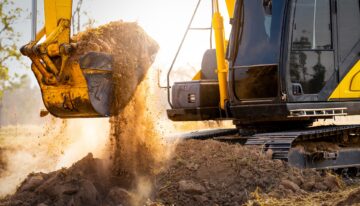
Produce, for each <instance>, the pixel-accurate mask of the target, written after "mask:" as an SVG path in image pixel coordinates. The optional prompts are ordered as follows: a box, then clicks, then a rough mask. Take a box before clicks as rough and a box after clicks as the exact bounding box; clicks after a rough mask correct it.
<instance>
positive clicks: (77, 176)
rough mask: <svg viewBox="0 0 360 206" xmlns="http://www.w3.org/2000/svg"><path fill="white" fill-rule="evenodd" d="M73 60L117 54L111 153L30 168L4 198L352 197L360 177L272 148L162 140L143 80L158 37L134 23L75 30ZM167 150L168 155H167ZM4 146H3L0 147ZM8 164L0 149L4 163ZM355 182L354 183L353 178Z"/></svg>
mask: <svg viewBox="0 0 360 206" xmlns="http://www.w3.org/2000/svg"><path fill="white" fill-rule="evenodd" d="M73 41H74V42H75V43H77V44H78V46H77V50H76V51H75V54H74V55H73V56H72V58H71V59H70V61H77V59H78V58H79V57H80V56H81V55H83V54H85V53H86V52H89V51H100V52H106V53H109V54H111V55H112V56H113V58H114V63H113V70H114V75H113V76H114V78H113V80H114V82H115V91H114V92H115V94H114V96H115V98H116V99H115V101H114V102H115V103H114V105H113V111H115V113H116V115H114V116H113V117H111V118H110V122H109V123H110V124H111V131H110V133H111V134H110V137H109V138H110V140H111V145H110V148H109V158H107V159H97V158H94V157H93V155H92V154H88V155H87V156H86V157H84V158H83V159H81V160H80V161H78V162H76V163H74V164H73V165H72V166H71V167H69V168H63V169H60V170H58V171H54V172H51V173H47V174H46V173H41V172H40V173H32V174H29V175H28V177H27V178H26V179H25V180H24V181H23V182H22V183H21V184H20V185H19V186H18V188H17V191H16V193H15V194H13V195H9V196H7V197H5V198H4V199H2V200H0V205H6V206H8V205H14V206H15V205H16V206H28V205H29V206H30V205H36V206H53V205H54V206H63V205H66V206H79V205H84V206H85V205H86V206H92V205H94V206H95V205H96V206H97V205H103V206H112V205H123V206H127V205H214V206H215V205H243V204H246V205H354V204H356V203H360V189H359V188H360V184H358V183H356V182H355V181H353V182H351V184H349V183H348V182H349V181H347V182H344V181H343V180H342V179H341V178H340V177H339V176H337V175H334V174H332V173H331V172H326V171H321V172H320V171H315V170H299V169H296V168H292V167H290V166H288V165H287V164H286V163H285V162H282V161H279V160H272V159H271V158H270V157H271V155H272V154H271V152H269V153H262V152H261V150H260V149H259V148H257V147H245V146H242V145H240V144H230V143H226V142H218V141H214V140H182V141H181V140H180V141H178V142H176V143H171V144H170V143H169V144H164V143H163V142H162V141H161V137H160V136H159V135H158V133H156V130H155V129H154V122H155V120H154V119H153V118H152V117H151V115H150V113H149V111H148V109H147V107H146V96H148V95H149V94H148V92H147V90H146V85H143V83H141V82H142V81H143V79H144V78H145V76H146V73H147V70H148V69H149V67H150V65H151V64H152V62H153V61H154V57H155V55H156V52H157V50H158V45H157V44H156V42H155V41H154V40H153V39H151V38H150V37H149V36H147V35H146V33H145V32H144V31H143V30H142V29H141V28H140V27H139V26H138V25H137V24H136V23H125V22H121V21H119V22H112V23H110V24H107V25H104V26H101V27H99V28H96V29H90V30H88V31H86V32H84V33H81V34H79V35H77V36H75V37H73ZM169 151H171V152H170V154H171V155H168V153H169ZM0 153H1V149H0ZM3 164H5V163H4V162H2V160H1V155H0V171H1V169H2V168H1V165H3ZM354 182H355V183H354Z"/></svg>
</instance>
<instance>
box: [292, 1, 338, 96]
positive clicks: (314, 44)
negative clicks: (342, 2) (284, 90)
mask: <svg viewBox="0 0 360 206" xmlns="http://www.w3.org/2000/svg"><path fill="white" fill-rule="evenodd" d="M294 5H295V8H294V14H293V17H294V21H293V29H292V37H291V52H290V59H289V61H290V79H291V82H292V83H293V85H297V86H300V87H301V88H300V89H299V88H298V89H296V91H293V94H294V95H301V94H317V93H319V92H320V91H321V90H322V88H323V87H324V86H325V84H326V82H327V81H328V80H329V79H330V77H331V75H332V74H333V73H334V72H335V67H334V51H333V41H332V24H331V8H330V0H294ZM299 91H301V92H299Z"/></svg>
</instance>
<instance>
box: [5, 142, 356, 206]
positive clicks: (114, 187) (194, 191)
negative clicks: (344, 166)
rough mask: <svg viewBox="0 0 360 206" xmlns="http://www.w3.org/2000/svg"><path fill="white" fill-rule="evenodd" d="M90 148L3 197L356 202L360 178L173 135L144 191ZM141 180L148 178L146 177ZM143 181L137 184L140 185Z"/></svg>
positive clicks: (65, 201)
mask: <svg viewBox="0 0 360 206" xmlns="http://www.w3.org/2000/svg"><path fill="white" fill-rule="evenodd" d="M126 181H129V180H128V179H126V177H121V178H120V177H119V176H113V175H112V173H111V170H109V162H108V161H105V160H100V159H96V158H93V156H92V155H91V154H89V155H87V156H86V157H84V158H83V159H82V160H80V161H79V162H77V163H75V164H74V165H73V166H71V167H70V168H68V169H66V168H64V169H61V170H58V171H55V172H51V173H48V174H45V173H32V174H30V175H29V176H28V177H27V178H26V179H25V180H24V181H23V182H22V183H21V185H20V186H19V187H18V189H17V192H16V193H15V194H14V195H12V196H8V197H6V198H5V199H3V200H2V201H0V205H41V206H45V205H304V204H305V205H354V204H355V203H360V185H359V184H358V183H357V182H356V181H346V182H345V181H343V180H342V179H341V178H340V177H338V176H337V175H335V174H332V173H331V172H324V171H323V172H318V171H315V170H299V169H296V168H292V167H289V166H288V165H287V164H286V163H285V162H282V161H279V160H271V159H270V158H269V155H267V154H263V153H261V152H260V150H259V149H258V148H255V147H244V146H242V145H239V144H229V143H223V142H218V141H214V140H187V141H182V142H180V143H178V144H177V145H176V147H175V151H174V153H173V155H172V157H171V158H170V159H169V160H168V164H167V165H166V166H165V167H163V168H162V170H161V171H159V173H157V174H156V176H154V178H153V184H152V185H151V187H150V190H151V192H150V193H149V196H146V197H145V196H141V195H140V194H139V188H137V189H128V188H124V187H123V185H124V182H126ZM143 186H144V188H145V187H147V185H143ZM140 188H141V186H140Z"/></svg>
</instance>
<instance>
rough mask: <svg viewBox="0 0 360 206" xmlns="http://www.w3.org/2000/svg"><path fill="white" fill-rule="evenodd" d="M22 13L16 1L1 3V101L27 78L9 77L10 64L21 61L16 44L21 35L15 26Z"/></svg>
mask: <svg viewBox="0 0 360 206" xmlns="http://www.w3.org/2000/svg"><path fill="white" fill-rule="evenodd" d="M21 12H22V10H21V8H18V7H16V6H15V5H14V1H12V0H2V1H0V101H1V99H2V96H3V93H4V90H6V89H9V88H14V87H18V86H19V84H21V82H22V81H21V80H23V79H24V78H25V76H19V75H17V74H15V75H14V76H10V75H9V62H10V61H14V60H15V61H20V59H21V54H20V52H19V50H18V45H17V44H16V43H17V42H19V37H20V34H19V33H18V32H16V31H15V30H14V24H15V23H16V21H17V20H18V19H19V18H20V16H21ZM19 80H20V81H19Z"/></svg>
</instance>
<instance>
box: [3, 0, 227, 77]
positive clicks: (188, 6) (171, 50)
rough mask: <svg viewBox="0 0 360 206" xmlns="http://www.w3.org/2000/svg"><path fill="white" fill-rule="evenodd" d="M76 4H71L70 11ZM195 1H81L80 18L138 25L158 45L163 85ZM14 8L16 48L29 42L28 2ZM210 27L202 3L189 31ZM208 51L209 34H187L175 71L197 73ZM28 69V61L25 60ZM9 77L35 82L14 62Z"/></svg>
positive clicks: (207, 0) (97, 22)
mask: <svg viewBox="0 0 360 206" xmlns="http://www.w3.org/2000/svg"><path fill="white" fill-rule="evenodd" d="M37 2H38V15H37V16H38V29H40V28H41V27H42V24H43V21H44V17H43V1H42V0H38V1H37ZM77 2H78V0H74V1H73V9H74V8H75V7H76V5H77ZM197 2H198V0H84V1H83V6H82V11H85V12H86V13H87V15H83V16H82V17H81V24H84V23H85V22H86V21H87V19H88V18H89V17H90V18H92V19H94V20H95V25H94V26H99V25H102V24H106V23H108V22H110V21H116V20H124V21H130V22H133V21H135V22H138V23H139V25H140V26H141V27H143V28H144V30H145V31H146V32H147V33H148V34H149V35H150V36H151V37H153V38H154V39H155V40H156V41H157V42H158V43H159V45H160V51H159V53H158V55H157V58H156V60H155V62H154V64H153V67H154V68H156V69H161V73H162V75H161V80H162V82H164V81H165V76H166V72H167V70H168V69H169V66H170V64H171V62H172V60H173V58H174V55H175V53H176V50H177V48H178V46H179V44H180V41H181V39H182V37H183V34H184V32H185V30H186V27H187V25H188V23H189V20H190V18H191V15H192V13H193V11H194V9H195V6H196V4H197ZM15 6H16V7H20V8H22V9H23V10H24V13H27V15H26V14H25V15H23V17H22V19H21V20H20V21H18V22H17V24H16V25H15V30H16V31H18V32H20V33H21V34H22V37H21V39H20V42H19V43H18V45H19V47H20V46H21V45H24V44H26V43H27V42H28V41H30V38H31V20H30V18H29V14H30V12H31V0H17V1H15ZM220 7H221V9H222V11H223V12H222V13H223V15H224V18H225V26H226V33H227V34H229V30H230V25H228V24H227V22H228V18H227V13H226V10H225V1H220ZM210 24H211V0H203V1H202V2H201V4H200V7H199V11H198V13H197V15H196V16H195V20H194V23H193V27H209V26H210ZM209 47H210V33H209V31H191V32H189V34H188V38H187V39H186V41H185V43H184V46H183V48H182V50H181V52H180V55H179V57H178V60H177V62H176V64H175V68H186V67H189V68H195V69H193V70H192V71H193V72H194V74H195V72H196V70H198V69H200V65H201V60H202V56H203V53H204V51H205V50H206V49H208V48H209ZM25 64H26V65H30V61H29V60H27V59H26V60H25ZM10 68H11V73H12V74H13V73H15V72H17V73H24V72H25V73H27V74H30V76H31V77H32V80H33V82H35V78H33V75H32V74H31V71H30V70H29V69H28V70H25V69H24V66H22V65H21V64H18V63H17V62H11V66H10Z"/></svg>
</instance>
